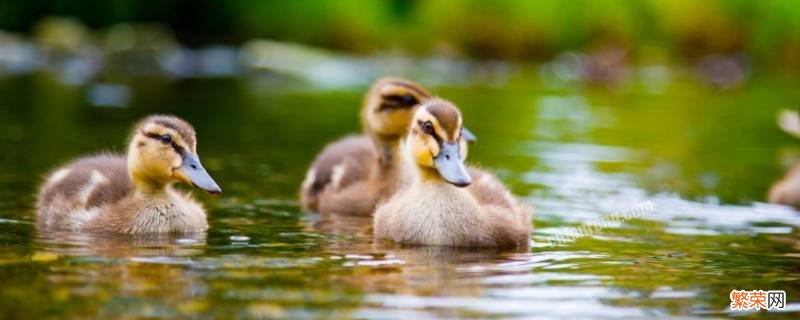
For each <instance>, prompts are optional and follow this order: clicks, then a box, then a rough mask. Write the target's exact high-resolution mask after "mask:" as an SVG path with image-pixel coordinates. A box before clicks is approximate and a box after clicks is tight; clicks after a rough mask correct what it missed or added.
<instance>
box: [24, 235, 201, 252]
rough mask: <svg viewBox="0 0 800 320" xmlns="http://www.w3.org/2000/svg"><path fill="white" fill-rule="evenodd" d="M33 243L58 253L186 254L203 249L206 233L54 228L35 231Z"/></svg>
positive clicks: (47, 250) (45, 249)
mask: <svg viewBox="0 0 800 320" xmlns="http://www.w3.org/2000/svg"><path fill="white" fill-rule="evenodd" d="M37 244H38V246H39V247H40V248H41V249H42V250H44V251H45V252H50V253H55V254H57V255H59V256H98V257H105V258H134V257H188V256H195V255H199V254H202V253H203V252H204V250H203V248H204V247H205V244H206V233H205V232H195V233H183V234H169V233H166V234H165V233H150V234H138V235H121V234H109V233H86V232H76V231H62V230H56V231H47V232H39V234H38V238H37Z"/></svg>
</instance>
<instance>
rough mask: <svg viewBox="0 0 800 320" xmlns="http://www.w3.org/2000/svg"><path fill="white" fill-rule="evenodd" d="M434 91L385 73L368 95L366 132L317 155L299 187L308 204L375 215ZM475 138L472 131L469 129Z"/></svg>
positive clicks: (312, 208) (305, 206)
mask: <svg viewBox="0 0 800 320" xmlns="http://www.w3.org/2000/svg"><path fill="white" fill-rule="evenodd" d="M430 98H431V94H430V93H429V92H428V90H426V89H425V88H423V87H422V86H421V85H419V84H417V83H416V82H413V81H410V80H406V79H401V78H382V79H379V80H378V81H376V82H375V84H373V85H372V87H371V88H370V90H369V91H368V92H367V94H366V95H365V97H364V106H363V108H362V111H361V119H362V123H363V126H364V131H365V132H366V134H363V135H357V136H348V137H345V138H343V139H341V140H339V141H336V142H333V143H331V144H329V145H328V146H327V147H325V149H324V150H323V151H322V152H321V153H320V154H319V155H318V156H317V158H316V159H315V160H314V162H313V163H312V165H311V168H310V169H309V170H308V173H307V174H306V178H305V181H303V184H302V186H301V190H300V202H301V203H302V206H303V210H305V211H315V212H319V213H337V214H349V215H362V216H368V215H371V214H372V212H373V211H374V209H375V204H376V203H378V201H380V200H382V199H386V198H388V197H389V196H391V194H392V193H393V192H394V190H395V189H396V188H397V186H398V185H399V184H400V183H401V181H402V176H403V175H402V174H401V173H400V171H401V169H400V168H399V167H400V166H399V163H400V161H399V160H398V159H397V158H398V157H396V154H397V153H398V146H399V143H400V139H401V138H402V137H403V135H405V132H406V128H407V127H408V123H409V120H410V119H411V116H412V114H413V111H414V110H415V109H416V107H417V106H418V105H419V104H420V103H422V102H425V101H427V100H428V99H430ZM465 136H466V137H468V138H470V139H471V140H474V136H473V135H472V134H471V133H468V132H467V134H466V135H465Z"/></svg>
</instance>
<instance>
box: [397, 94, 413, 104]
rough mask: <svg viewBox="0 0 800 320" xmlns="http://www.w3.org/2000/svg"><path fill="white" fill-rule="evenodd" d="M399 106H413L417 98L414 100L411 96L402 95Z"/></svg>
mask: <svg viewBox="0 0 800 320" xmlns="http://www.w3.org/2000/svg"><path fill="white" fill-rule="evenodd" d="M400 104H402V105H404V106H413V105H415V104H417V98H414V96H412V95H404V96H402V97H400Z"/></svg>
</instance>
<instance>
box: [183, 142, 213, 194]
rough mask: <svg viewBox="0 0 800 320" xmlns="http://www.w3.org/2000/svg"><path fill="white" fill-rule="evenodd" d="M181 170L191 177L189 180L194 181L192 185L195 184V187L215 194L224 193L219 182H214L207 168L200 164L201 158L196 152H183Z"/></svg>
mask: <svg viewBox="0 0 800 320" xmlns="http://www.w3.org/2000/svg"><path fill="white" fill-rule="evenodd" d="M181 170H183V172H184V173H185V174H186V176H187V177H189V180H191V181H192V185H194V187H195V188H198V189H202V190H205V191H207V192H208V193H210V194H214V195H217V194H220V193H222V189H220V188H219V186H218V185H217V183H216V182H214V179H212V178H211V176H210V175H209V174H208V172H206V169H205V168H203V165H202V164H200V158H198V157H197V155H196V154H193V153H190V152H184V153H183V163H182V164H181Z"/></svg>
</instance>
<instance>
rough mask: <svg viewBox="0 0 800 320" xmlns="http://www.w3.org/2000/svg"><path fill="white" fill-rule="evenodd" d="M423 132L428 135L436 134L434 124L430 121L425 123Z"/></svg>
mask: <svg viewBox="0 0 800 320" xmlns="http://www.w3.org/2000/svg"><path fill="white" fill-rule="evenodd" d="M422 131H424V132H425V133H427V134H430V135H433V134H434V130H433V123H431V122H430V121H425V123H423V124H422Z"/></svg>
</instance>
